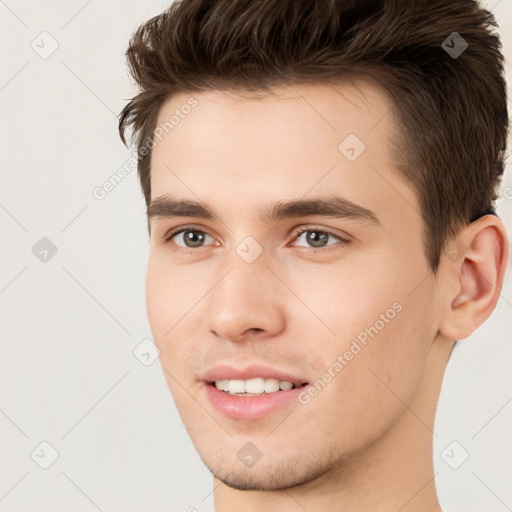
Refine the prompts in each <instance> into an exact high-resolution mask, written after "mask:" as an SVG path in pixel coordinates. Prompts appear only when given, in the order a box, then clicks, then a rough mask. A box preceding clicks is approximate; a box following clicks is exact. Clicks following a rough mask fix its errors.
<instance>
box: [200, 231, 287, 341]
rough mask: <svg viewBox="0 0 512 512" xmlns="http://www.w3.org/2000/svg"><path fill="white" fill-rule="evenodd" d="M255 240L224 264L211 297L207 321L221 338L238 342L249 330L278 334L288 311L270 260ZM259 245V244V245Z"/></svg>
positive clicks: (209, 296)
mask: <svg viewBox="0 0 512 512" xmlns="http://www.w3.org/2000/svg"><path fill="white" fill-rule="evenodd" d="M254 242H255V241H253V240H245V241H242V242H241V243H240V244H238V246H236V247H234V248H233V249H232V251H231V252H230V254H229V255H226V257H225V258H224V259H223V261H222V263H220V265H221V267H222V270H220V269H219V272H218V274H219V275H223V276H224V277H222V278H221V279H220V281H219V282H218V283H217V284H216V285H215V286H214V287H213V289H212V290H211V292H210V293H209V294H208V300H207V307H206V313H205V314H206V322H207V327H208V329H209V330H210V331H211V332H213V333H214V334H216V335H217V336H219V337H222V338H225V339H229V340H236V339H238V338H239V337H240V336H241V335H242V334H243V333H244V332H245V331H247V330H248V329H257V330H259V331H267V333H271V334H275V333H277V332H279V330H281V329H282V328H283V325H284V309H283V303H282V302H281V298H280V297H281V295H280V294H279V290H278V289H277V288H276V281H277V280H276V278H275V276H274V275H273V274H272V272H271V271H270V270H269V269H268V268H267V264H268V258H267V257H266V255H265V254H264V253H263V250H262V248H261V246H260V248H259V249H258V247H257V246H256V245H255V243H254ZM258 246H259V244H258Z"/></svg>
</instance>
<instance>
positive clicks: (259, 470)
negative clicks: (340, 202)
mask: <svg viewBox="0 0 512 512" xmlns="http://www.w3.org/2000/svg"><path fill="white" fill-rule="evenodd" d="M203 462H204V463H205V465H206V467H207V468H208V469H209V471H210V472H211V473H212V474H213V475H214V476H215V477H216V478H217V479H218V480H220V481H221V482H222V483H224V484H226V485H227V486H229V487H232V488H233V489H238V490H240V491H279V490H283V489H289V488H291V487H295V486H298V485H304V484H306V483H308V482H311V481H313V480H316V479H317V478H320V477H322V476H323V475H325V474H327V473H329V472H330V471H332V470H333V468H334V467H335V466H336V462H335V461H334V460H333V459H332V458H331V457H329V458H325V459H323V460H315V461H310V460H309V459H308V458H307V457H305V456H304V455H300V456H298V455H294V456H291V457H287V458H281V459H276V460H273V461H268V460H267V461H264V457H263V458H262V459H261V460H259V461H258V462H257V463H256V464H255V465H254V466H253V467H252V468H247V467H242V464H241V463H240V462H239V461H238V460H236V461H235V462H232V466H231V468H227V467H226V464H222V465H221V464H218V463H217V464H213V465H212V464H208V463H206V462H205V460H204V459H203Z"/></svg>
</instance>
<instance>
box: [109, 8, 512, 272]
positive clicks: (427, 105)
mask: <svg viewBox="0 0 512 512" xmlns="http://www.w3.org/2000/svg"><path fill="white" fill-rule="evenodd" d="M494 27H497V23H496V20H495V18H494V16H493V14H491V13H490V12H489V11H487V10H485V9H483V8H481V7H480V6H479V4H478V2H477V1H476V0H450V1H448V2H447V1H446V0H442V1H441V0H415V1H412V2H411V1H409V0H380V1H379V0H176V1H175V2H173V3H172V4H171V5H170V7H169V8H168V9H167V10H165V11H164V12H162V13H161V14H160V15H158V16H155V17H154V18H152V19H150V20H148V21H147V22H145V23H144V24H143V25H141V26H140V27H139V28H138V29H137V30H136V31H135V33H134V34H133V35H132V37H131V39H130V43H129V48H128V50H127V52H126V53H127V58H128V64H129V67H130V72H131V75H132V77H133V78H134V80H135V81H136V83H137V85H138V86H139V88H140V93H139V94H138V95H136V96H135V97H134V98H133V99H132V100H131V101H130V102H129V103H128V104H127V105H126V107H125V108H124V109H123V111H122V112H121V114H120V119H119V133H120V135H121V139H122V140H123V142H124V143H125V144H126V139H125V130H126V128H127V127H129V126H132V128H133V132H132V136H131V140H132V142H133V141H135V143H136V146H137V149H138V156H139V161H138V172H139V178H140V182H141V186H142V189H143V192H144V196H145V200H146V205H149V202H150V197H151V181H150V163H151V152H148V151H147V147H146V148H144V149H145V152H141V149H143V145H144V141H145V140H146V139H147V138H148V137H152V136H153V131H154V130H155V127H156V121H157V117H158V114H159V111H160V108H161V107H162V105H163V103H164V102H165V101H166V100H167V99H168V98H170V97H171V96H172V95H173V94H175V93H177V92H195V91H197V92H202V91H208V90H229V91H234V92H236V91H239V92H241V91H243V90H245V91H259V90H262V91H267V92H271V90H272V87H274V86H279V85H286V84H306V83H309V84H321V83H326V82H343V81H346V80H348V81H351V80H357V79H367V80H371V81H373V83H375V84H377V85H378V86H380V87H381V88H383V89H384V90H385V91H386V92H387V93H388V94H389V95H390V97H391V98H392V100H393V104H394V105H395V108H394V112H392V113H391V115H393V116H394V118H395V121H396V124H397V126H398V127H399V132H400V136H399V138H398V139H397V140H394V141H393V145H394V146H395V148H396V149H397V151H396V167H397V170H398V171H399V172H400V173H401V174H403V176H405V177H406V178H407V179H408V181H409V183H410V185H411V186H412V187H413V189H414V190H415V191H416V193H417V195H418V199H419V204H420V207H421V215H422V217H423V220H424V231H423V236H424V244H425V254H426V256H427V259H428V261H429V264H430V266H431V268H432V269H433V270H434V271H436V270H437V268H438V266H439V261H440V254H441V251H442V250H443V248H444V246H445V244H446V242H447V241H448V240H449V239H450V238H451V237H453V236H454V235H455V234H456V233H457V232H458V230H459V229H460V228H461V227H463V226H464V225H466V224H467V223H469V222H472V221H474V220H476V219H477V218H479V217H481V216H482V215H485V214H487V213H494V203H495V201H496V199H497V197H498V191H497V189H498V186H499V184H500V180H501V175H502V174H503V169H504V152H505V150H506V143H507V135H508V112H507V102H506V82H505V78H504V71H503V60H504V59H503V55H502V53H501V42H500V39H499V36H498V35H497V33H496V32H495V31H494V30H493V29H494ZM454 32H456V33H457V34H454ZM454 37H455V38H458V41H462V45H463V46H459V47H458V48H462V49H464V45H465V44H467V45H468V47H467V48H466V49H465V51H463V53H462V54H460V55H457V54H455V55H454V54H453V52H452V53H451V54H450V52H449V49H450V48H455V42H454V41H455V40H457V39H455V40H454ZM460 38H462V39H460Z"/></svg>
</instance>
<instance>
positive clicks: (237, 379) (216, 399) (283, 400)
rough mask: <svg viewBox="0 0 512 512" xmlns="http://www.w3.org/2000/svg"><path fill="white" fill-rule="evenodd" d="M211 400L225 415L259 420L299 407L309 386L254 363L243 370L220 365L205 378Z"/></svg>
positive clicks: (208, 398) (214, 406) (305, 381)
mask: <svg viewBox="0 0 512 512" xmlns="http://www.w3.org/2000/svg"><path fill="white" fill-rule="evenodd" d="M202 381H203V389H204V392H205V395H206V399H207V401H209V402H210V404H211V405H212V407H213V408H214V409H215V410H216V411H217V412H218V413H221V414H222V415H223V416H226V417H228V418H231V419H242V420H256V419H260V418H264V417H266V416H268V415H271V414H273V413H276V412H278V411H282V410H284V409H289V408H290V407H293V406H294V404H295V406H297V405H299V401H298V396H299V393H301V391H302V389H303V388H304V387H306V386H308V385H309V383H308V382H307V380H306V379H305V378H303V377H298V376H292V375H291V374H289V373H286V372H282V371H280V370H277V369H275V368H269V367H265V366H262V365H256V364H253V365H251V366H250V367H247V368H245V369H241V368H240V367H234V366H226V365H222V366H217V367H215V368H212V369H211V370H210V371H208V372H207V373H206V374H205V375H203V378H202Z"/></svg>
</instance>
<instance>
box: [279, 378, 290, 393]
mask: <svg viewBox="0 0 512 512" xmlns="http://www.w3.org/2000/svg"><path fill="white" fill-rule="evenodd" d="M279 388H280V389H282V390H283V391H288V390H289V389H292V388H293V384H292V383H291V382H286V381H285V380H280V381H279Z"/></svg>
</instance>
